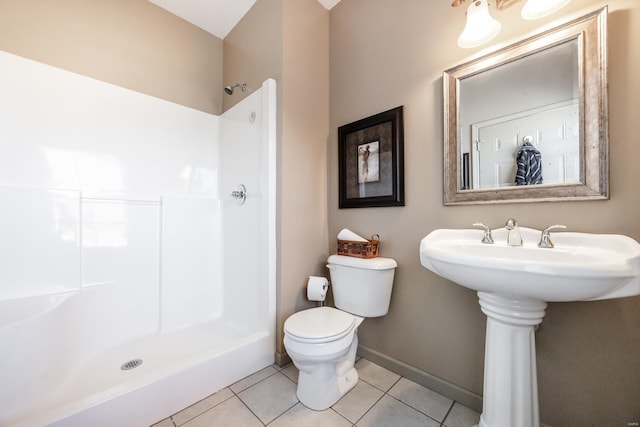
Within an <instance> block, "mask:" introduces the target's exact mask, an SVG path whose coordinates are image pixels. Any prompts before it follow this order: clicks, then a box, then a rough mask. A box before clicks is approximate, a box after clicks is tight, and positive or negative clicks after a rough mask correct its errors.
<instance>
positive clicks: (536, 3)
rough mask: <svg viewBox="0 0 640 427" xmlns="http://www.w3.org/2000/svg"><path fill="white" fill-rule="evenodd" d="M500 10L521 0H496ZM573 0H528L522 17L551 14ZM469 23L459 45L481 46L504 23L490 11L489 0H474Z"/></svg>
mask: <svg viewBox="0 0 640 427" xmlns="http://www.w3.org/2000/svg"><path fill="white" fill-rule="evenodd" d="M495 1H496V8H497V9H498V10H503V9H506V8H507V7H509V6H511V5H513V4H514V3H517V2H519V1H520V0H495ZM465 2H466V0H453V2H452V3H451V6H452V7H458V6H460V5H462V4H463V3H465ZM570 2H571V0H527V2H526V4H525V5H524V7H523V8H522V12H521V14H522V18H523V19H527V20H531V19H538V18H544V17H545V16H549V15H551V14H553V13H555V12H557V11H558V10H560V9H562V8H563V7H564V6H566V5H567V4H569V3H570ZM466 15H467V23H466V25H465V27H464V30H463V31H462V34H460V37H458V46H460V47H463V48H472V47H476V46H480V45H481V44H484V43H486V42H488V41H489V40H491V39H493V38H494V37H495V36H497V35H498V33H499V32H500V29H501V27H502V25H501V24H500V22H498V21H497V20H495V19H494V18H493V17H492V16H491V14H490V13H489V3H488V1H487V0H473V1H472V3H471V4H470V5H469V7H468V8H467V14H466Z"/></svg>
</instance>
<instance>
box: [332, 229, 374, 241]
mask: <svg viewBox="0 0 640 427" xmlns="http://www.w3.org/2000/svg"><path fill="white" fill-rule="evenodd" d="M338 240H349V241H352V242H366V241H367V239H365V238H364V237H362V236H358V235H357V234H356V233H354V232H353V231H351V230H349V229H348V228H343V229H342V230H341V231H340V232H339V233H338Z"/></svg>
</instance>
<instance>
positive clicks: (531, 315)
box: [478, 292, 547, 427]
mask: <svg viewBox="0 0 640 427" xmlns="http://www.w3.org/2000/svg"><path fill="white" fill-rule="evenodd" d="M478 297H479V299H480V306H481V307H482V311H483V313H484V314H486V315H487V337H486V343H485V360H484V396H483V408H482V416H481V417H480V424H479V426H480V427H539V426H540V416H539V412H538V381H537V377H536V345H535V335H534V332H535V331H534V327H535V326H536V325H539V324H540V323H541V322H542V318H543V317H544V310H545V308H546V307H547V303H546V302H542V301H536V300H530V299H523V298H517V297H509V296H500V295H496V294H490V293H485V292H478Z"/></svg>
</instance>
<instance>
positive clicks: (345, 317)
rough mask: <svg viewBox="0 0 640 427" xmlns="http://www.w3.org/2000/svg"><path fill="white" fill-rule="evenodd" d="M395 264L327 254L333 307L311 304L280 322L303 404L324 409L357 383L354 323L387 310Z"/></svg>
mask: <svg viewBox="0 0 640 427" xmlns="http://www.w3.org/2000/svg"><path fill="white" fill-rule="evenodd" d="M396 267H397V263H396V261H395V260H393V259H391V258H368V259H365V258H355V257H349V256H344V255H331V256H330V257H329V259H328V263H327V268H328V269H329V275H330V278H331V286H332V289H333V299H334V303H335V306H336V308H332V307H326V306H323V307H316V308H310V309H308V310H303V311H300V312H298V313H295V314H293V315H292V316H290V317H289V318H288V319H287V320H286V321H285V322H284V346H285V348H286V350H287V354H288V355H289V357H291V360H292V361H293V363H294V364H295V366H296V367H297V368H298V370H299V376H298V390H297V395H298V399H299V400H300V402H302V404H304V405H305V406H306V407H308V408H310V409H314V410H317V411H321V410H324V409H327V408H329V407H330V406H331V405H333V404H334V403H336V402H337V401H338V400H339V399H340V398H341V397H342V396H344V394H345V393H347V392H348V391H349V390H351V389H352V388H353V387H354V386H355V385H356V383H357V382H358V373H357V372H356V369H355V367H354V365H355V359H356V351H357V349H358V333H357V332H358V326H360V324H361V323H362V321H363V320H364V319H365V318H366V317H380V316H384V315H386V314H387V312H388V311H389V302H390V301H391V288H392V287H393V276H394V274H395V269H396Z"/></svg>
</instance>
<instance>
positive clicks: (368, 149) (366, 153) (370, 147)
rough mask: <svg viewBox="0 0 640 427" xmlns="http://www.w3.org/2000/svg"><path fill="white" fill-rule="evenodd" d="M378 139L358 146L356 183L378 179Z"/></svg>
mask: <svg viewBox="0 0 640 427" xmlns="http://www.w3.org/2000/svg"><path fill="white" fill-rule="evenodd" d="M379 152H380V141H373V142H367V143H366V144H360V145H359V146H358V184H362V183H365V182H376V181H379V180H380V161H379Z"/></svg>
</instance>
